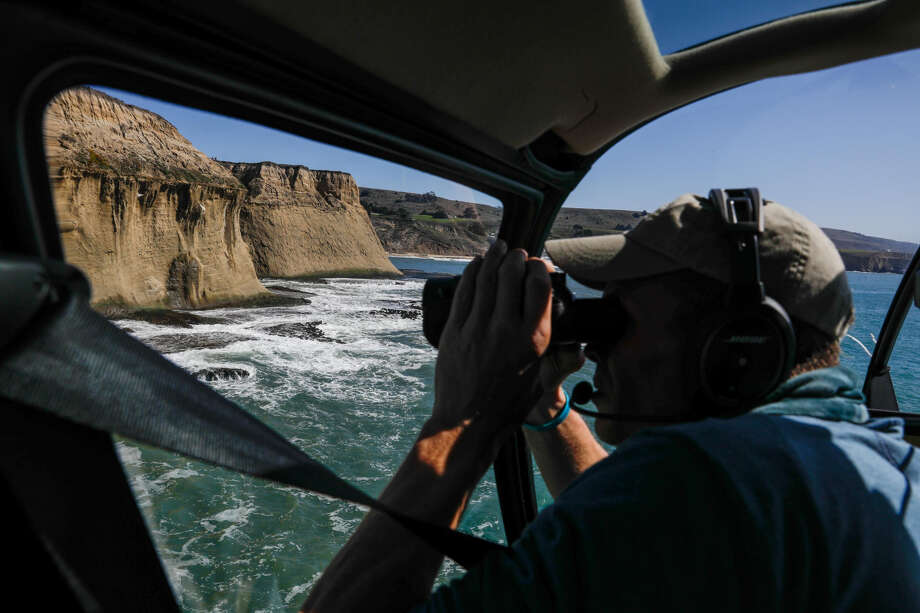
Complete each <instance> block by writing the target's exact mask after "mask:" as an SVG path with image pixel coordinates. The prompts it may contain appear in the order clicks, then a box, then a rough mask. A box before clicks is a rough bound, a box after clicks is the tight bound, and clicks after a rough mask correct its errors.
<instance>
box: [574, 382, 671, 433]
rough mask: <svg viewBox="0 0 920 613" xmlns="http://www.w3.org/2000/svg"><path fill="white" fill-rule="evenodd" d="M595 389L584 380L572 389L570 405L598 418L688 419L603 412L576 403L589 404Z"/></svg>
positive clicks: (660, 421)
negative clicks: (581, 406) (584, 407)
mask: <svg viewBox="0 0 920 613" xmlns="http://www.w3.org/2000/svg"><path fill="white" fill-rule="evenodd" d="M594 394H595V391H594V387H592V386H591V384H590V383H588V382H587V381H582V382H581V383H579V384H578V385H576V386H575V387H574V388H573V389H572V393H571V395H570V396H569V400H570V402H571V404H570V406H571V407H572V409H573V410H574V411H576V412H578V413H581V414H582V415H587V416H588V417H594V418H597V419H612V420H615V421H642V422H646V423H654V424H676V423H678V422H684V421H687V417H686V416H683V417H678V416H672V415H634V414H625V413H616V414H614V413H601V412H599V411H591V410H588V409H582V408H580V407H577V406H575V405H577V404H587V403H589V402H591V398H593V397H594Z"/></svg>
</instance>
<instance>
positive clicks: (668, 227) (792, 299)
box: [546, 194, 853, 339]
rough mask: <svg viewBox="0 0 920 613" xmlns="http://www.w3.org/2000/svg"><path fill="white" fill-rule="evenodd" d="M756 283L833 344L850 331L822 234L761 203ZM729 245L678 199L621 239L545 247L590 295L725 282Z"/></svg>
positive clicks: (704, 214)
mask: <svg viewBox="0 0 920 613" xmlns="http://www.w3.org/2000/svg"><path fill="white" fill-rule="evenodd" d="M763 218H764V232H763V235H762V236H761V237H760V267H761V279H762V281H763V283H764V287H765V288H766V292H767V295H768V296H770V297H772V298H773V299H774V300H776V301H778V302H779V303H780V304H781V305H783V308H785V309H786V311H787V312H788V313H789V315H790V316H792V317H794V318H796V319H799V320H801V321H804V322H806V323H808V324H811V325H812V326H814V327H816V328H818V329H819V330H822V331H824V332H825V333H827V334H829V335H831V336H833V337H834V338H837V339H841V338H843V336H844V334H846V331H847V328H849V326H850V324H851V323H853V297H852V295H851V294H850V286H849V284H848V283H847V278H846V274H845V269H844V267H843V261H842V260H841V259H840V254H839V253H838V252H837V248H836V247H834V244H833V243H832V242H831V240H830V239H829V238H828V237H827V235H826V234H824V232H823V231H822V230H821V228H819V227H818V226H816V225H815V224H813V223H812V222H810V221H809V220H808V219H806V218H805V217H803V216H802V215H800V214H798V213H796V212H795V211H793V210H791V209H789V208H787V207H784V206H783V205H781V204H777V203H775V202H769V201H767V200H764V207H763ZM729 245H730V243H729V241H728V240H727V239H726V238H725V234H724V231H723V222H722V218H721V215H720V213H719V211H718V210H717V209H716V208H715V206H713V205H711V204H710V203H709V201H708V200H707V199H705V198H702V197H701V196H694V195H693V194H685V195H683V196H681V197H679V198H678V199H677V200H675V201H674V202H671V203H670V204H667V205H665V206H663V207H661V208H660V209H658V210H657V211H655V212H653V213H650V214H649V215H647V216H645V217H644V218H643V219H642V221H641V222H639V224H638V225H637V226H636V227H635V228H633V229H632V230H630V231H629V232H627V233H625V234H612V235H609V236H591V237H585V238H568V239H561V240H551V241H547V242H546V251H547V253H549V256H550V257H551V258H552V260H553V263H554V264H556V265H557V266H559V267H560V268H562V270H564V271H565V272H566V273H568V274H569V276H571V277H572V278H573V279H575V280H576V281H578V282H579V283H583V284H584V285H587V286H588V287H593V288H595V289H601V290H602V289H604V288H605V287H606V285H607V284H608V283H610V282H613V281H625V280H628V279H640V278H644V277H650V276H653V275H658V274H662V273H666V272H673V271H677V270H685V269H689V270H693V271H695V272H698V273H700V274H702V275H706V276H707V277H711V278H713V279H716V280H718V281H722V282H723V283H726V284H727V283H729V282H730V281H731V268H730V260H729Z"/></svg>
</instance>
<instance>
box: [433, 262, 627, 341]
mask: <svg viewBox="0 0 920 613" xmlns="http://www.w3.org/2000/svg"><path fill="white" fill-rule="evenodd" d="M550 279H551V280H552V284H553V307H552V328H553V332H552V336H551V337H550V345H551V346H552V345H564V344H567V343H613V342H616V340H617V339H618V338H620V336H622V335H623V332H624V331H625V329H626V322H627V319H626V313H625V312H624V311H623V307H622V306H621V305H620V301H619V300H617V299H616V298H615V297H608V298H582V299H576V298H575V296H574V295H573V294H572V292H571V291H570V290H569V288H568V287H567V286H566V284H565V273H563V272H555V273H550ZM459 282H460V277H459V276H456V277H450V278H447V279H429V280H428V281H426V282H425V289H424V291H423V292H422V331H423V332H424V333H425V338H426V339H427V340H428V342H429V343H431V345H432V346H433V347H437V346H438V344H439V342H440V340H441V333H442V332H443V331H444V326H445V325H446V324H447V318H448V317H449V316H450V306H451V303H452V302H453V299H454V293H455V292H456V291H457V284H458V283H459Z"/></svg>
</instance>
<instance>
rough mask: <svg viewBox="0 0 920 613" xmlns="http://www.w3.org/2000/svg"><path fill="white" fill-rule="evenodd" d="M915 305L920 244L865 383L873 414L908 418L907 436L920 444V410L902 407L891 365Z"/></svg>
mask: <svg viewBox="0 0 920 613" xmlns="http://www.w3.org/2000/svg"><path fill="white" fill-rule="evenodd" d="M911 308H920V248H918V249H917V252H916V253H914V257H913V259H912V260H911V262H910V265H909V266H908V267H907V270H905V271H904V276H903V277H902V279H901V283H900V284H899V285H898V289H897V291H896V292H895V294H894V298H892V300H891V305H890V306H889V307H888V313H887V314H886V315H885V321H884V323H882V328H881V330H880V331H879V335H878V342H877V343H876V345H875V351H874V352H873V353H872V358H871V359H870V360H869V367H868V368H867V369H866V380H865V383H864V384H863V395H865V397H866V406H867V407H869V414H870V415H871V416H872V417H900V418H901V419H903V420H904V430H905V438H906V439H908V441H909V442H911V443H912V444H915V445H916V444H920V414H915V413H907V412H904V411H901V410H900V407H899V406H898V399H897V396H896V394H895V390H894V385H893V383H892V381H891V370H890V368H889V367H888V360H889V359H890V358H891V352H892V350H893V349H894V345H895V342H896V341H897V340H898V336H899V335H900V333H901V328H902V327H903V325H904V320H905V319H906V318H907V313H908V311H909V310H910V309H911Z"/></svg>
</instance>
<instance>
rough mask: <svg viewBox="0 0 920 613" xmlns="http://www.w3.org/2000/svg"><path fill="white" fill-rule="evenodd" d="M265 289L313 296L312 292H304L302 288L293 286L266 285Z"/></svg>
mask: <svg viewBox="0 0 920 613" xmlns="http://www.w3.org/2000/svg"><path fill="white" fill-rule="evenodd" d="M265 289H267V290H270V291H273V292H288V293H292V294H303V295H304V296H315V295H316V294H315V293H313V292H305V291H304V290H302V289H294V288H293V287H285V286H283V285H266V286H265Z"/></svg>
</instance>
